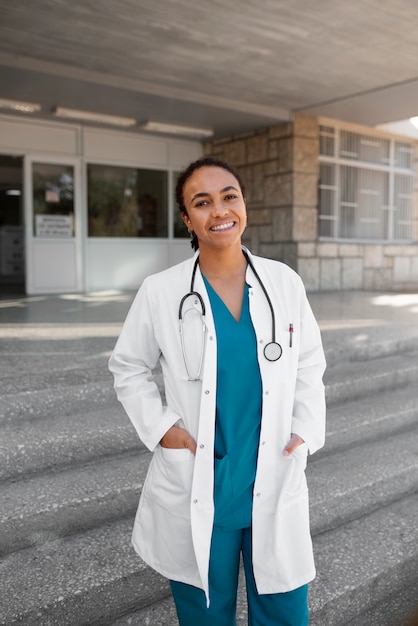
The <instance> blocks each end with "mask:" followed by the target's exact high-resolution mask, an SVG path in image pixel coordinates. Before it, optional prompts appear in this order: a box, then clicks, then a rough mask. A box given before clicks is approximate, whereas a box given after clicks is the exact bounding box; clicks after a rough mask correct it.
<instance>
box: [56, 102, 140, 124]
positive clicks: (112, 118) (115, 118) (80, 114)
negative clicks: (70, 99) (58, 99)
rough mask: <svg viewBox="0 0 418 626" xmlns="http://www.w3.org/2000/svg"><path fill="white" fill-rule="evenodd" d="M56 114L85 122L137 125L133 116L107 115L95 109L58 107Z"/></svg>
mask: <svg viewBox="0 0 418 626" xmlns="http://www.w3.org/2000/svg"><path fill="white" fill-rule="evenodd" d="M54 115H56V116H57V117H62V118H66V119H71V120H83V121H85V122H97V123H98V124H107V125H110V126H123V127H128V126H135V124H136V120H135V119H134V118H133V117H120V116H119V115H107V114H106V113H94V112H93V111H79V110H77V109H66V108H65V107H57V108H56V109H55V110H54Z"/></svg>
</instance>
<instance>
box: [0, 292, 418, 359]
mask: <svg viewBox="0 0 418 626" xmlns="http://www.w3.org/2000/svg"><path fill="white" fill-rule="evenodd" d="M133 296H134V293H133V292H117V291H108V292H106V291H102V292H97V293H85V294H62V295H56V296H27V297H16V298H9V299H0V325H1V326H2V331H1V335H2V336H3V337H4V336H8V337H12V336H22V334H27V333H30V334H32V333H34V332H35V330H36V329H38V330H39V331H41V329H42V327H45V326H49V327H54V328H55V329H54V331H52V332H54V334H59V333H60V332H62V333H64V334H65V335H66V336H67V338H69V337H68V335H69V334H71V333H73V334H75V335H76V336H78V337H79V336H80V334H81V333H82V328H83V327H84V332H85V333H86V334H90V336H113V335H114V336H115V337H116V336H117V335H118V333H119V329H120V325H121V324H122V322H123V320H124V319H125V316H126V314H127V312H128V309H129V306H130V304H131V302H132V298H133ZM309 300H310V302H311V304H312V308H313V310H314V312H315V315H316V318H317V319H318V322H319V325H320V327H321V330H322V332H323V335H324V342H325V345H326V347H330V348H331V347H332V346H334V348H335V345H334V344H335V342H336V341H338V342H343V343H347V342H357V343H359V342H365V343H367V341H368V339H371V338H373V337H375V336H382V337H385V338H387V339H396V338H399V339H400V340H405V339H406V338H408V337H410V336H414V337H416V336H418V293H394V292H386V293H384V292H366V291H346V292H326V293H311V294H309ZM70 327H72V330H71V328H70ZM23 328H25V329H26V330H23ZM87 331H88V332H87ZM334 331H338V332H334Z"/></svg>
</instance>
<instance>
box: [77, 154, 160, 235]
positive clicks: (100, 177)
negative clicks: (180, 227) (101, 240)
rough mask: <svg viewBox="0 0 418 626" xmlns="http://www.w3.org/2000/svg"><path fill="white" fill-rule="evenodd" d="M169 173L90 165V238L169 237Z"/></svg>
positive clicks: (88, 184) (88, 172) (88, 180)
mask: <svg viewBox="0 0 418 626" xmlns="http://www.w3.org/2000/svg"><path fill="white" fill-rule="evenodd" d="M167 182H168V181H167V172H162V171H159V170H148V169H136V168H130V167H117V166H111V165H88V167H87V196H88V233H89V237H167V236H168V221H167V214H168V207H167V189H168V184H167Z"/></svg>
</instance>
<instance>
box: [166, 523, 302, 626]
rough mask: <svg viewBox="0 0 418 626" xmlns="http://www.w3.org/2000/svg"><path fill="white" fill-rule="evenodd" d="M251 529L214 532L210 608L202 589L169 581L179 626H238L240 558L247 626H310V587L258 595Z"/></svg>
mask: <svg viewBox="0 0 418 626" xmlns="http://www.w3.org/2000/svg"><path fill="white" fill-rule="evenodd" d="M251 552H252V541H251V528H244V529H243V530H242V529H241V530H231V531H221V530H219V529H216V528H214V529H213V533H212V544H211V553H210V561H209V596H210V606H209V608H207V606H206V597H205V594H204V592H203V591H202V589H198V588H197V587H193V586H192V585H186V584H185V583H180V582H177V581H173V580H171V581H170V585H171V591H172V594H173V598H174V602H175V605H176V610H177V616H178V619H179V624H180V626H236V605H237V588H238V576H239V564H240V554H241V553H242V558H243V562H244V571H245V583H246V588H247V600H248V626H307V624H308V620H309V618H308V585H303V586H302V587H299V588H298V589H295V590H294V591H288V592H286V593H274V594H264V595H259V594H258V593H257V588H256V585H255V580H254V574H253V568H252V559H251Z"/></svg>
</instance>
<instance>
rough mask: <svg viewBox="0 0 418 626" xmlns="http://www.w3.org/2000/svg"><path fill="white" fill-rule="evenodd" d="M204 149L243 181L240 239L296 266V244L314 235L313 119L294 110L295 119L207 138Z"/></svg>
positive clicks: (253, 248) (315, 125)
mask: <svg viewBox="0 0 418 626" xmlns="http://www.w3.org/2000/svg"><path fill="white" fill-rule="evenodd" d="M204 150H205V154H206V155H212V156H218V157H220V158H222V159H225V160H226V161H228V162H229V163H230V164H231V165H233V166H234V167H236V169H237V170H238V171H239V173H240V174H241V176H242V178H243V180H244V183H245V185H246V187H247V210H248V228H247V231H246V233H245V239H244V243H245V244H246V245H248V247H249V248H250V249H251V251H252V252H253V253H254V254H260V255H262V256H266V257H269V258H272V259H276V260H280V261H283V262H285V263H287V264H288V265H290V266H291V267H293V268H294V269H296V270H298V243H299V242H303V243H305V242H310V243H311V245H314V243H315V242H316V240H317V235H318V232H317V223H318V215H317V213H318V208H317V199H318V169H319V159H318V156H319V127H318V122H317V118H314V117H308V116H305V115H295V118H294V121H293V122H286V123H284V124H279V125H277V126H273V127H271V128H268V129H263V130H259V131H254V132H251V133H247V134H245V135H239V136H236V137H231V138H228V139H222V140H218V141H211V142H207V143H206V144H205V145H204Z"/></svg>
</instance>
